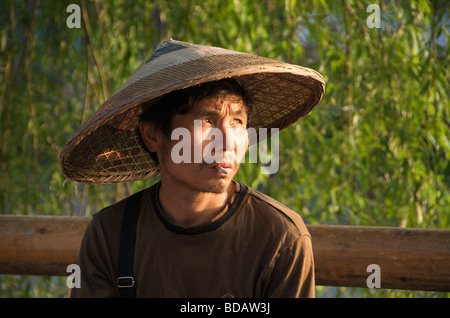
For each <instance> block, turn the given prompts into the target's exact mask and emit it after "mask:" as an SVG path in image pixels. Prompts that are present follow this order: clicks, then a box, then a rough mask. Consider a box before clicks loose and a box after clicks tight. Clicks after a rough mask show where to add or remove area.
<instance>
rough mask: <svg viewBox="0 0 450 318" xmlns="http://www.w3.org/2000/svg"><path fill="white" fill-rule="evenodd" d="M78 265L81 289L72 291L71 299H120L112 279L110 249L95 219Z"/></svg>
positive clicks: (84, 241)
mask: <svg viewBox="0 0 450 318" xmlns="http://www.w3.org/2000/svg"><path fill="white" fill-rule="evenodd" d="M77 263H78V265H79V266H80V288H73V289H72V290H71V292H70V297H71V298H96V297H102V298H106V297H118V294H117V291H116V287H115V285H114V282H113V279H112V277H113V276H112V273H111V268H113V267H112V264H111V257H110V252H109V248H108V245H107V244H106V241H105V236H104V234H103V232H102V231H101V226H100V224H99V222H98V220H97V219H96V218H95V217H94V218H93V219H92V221H91V222H90V223H89V226H88V227H87V229H86V232H85V234H84V236H83V240H82V243H81V248H80V252H79V255H78V261H77Z"/></svg>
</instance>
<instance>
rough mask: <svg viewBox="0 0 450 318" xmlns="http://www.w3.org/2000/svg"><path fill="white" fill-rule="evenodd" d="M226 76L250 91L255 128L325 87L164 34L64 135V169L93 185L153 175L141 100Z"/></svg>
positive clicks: (283, 66) (313, 76)
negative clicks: (141, 129) (145, 144)
mask: <svg viewBox="0 0 450 318" xmlns="http://www.w3.org/2000/svg"><path fill="white" fill-rule="evenodd" d="M228 77H232V78H234V79H235V80H236V81H237V82H238V83H239V84H240V85H241V86H242V87H243V88H244V89H245V90H246V91H247V93H248V95H249V96H250V100H251V102H252V106H253V109H254V114H253V116H252V120H251V122H250V123H249V126H250V127H254V128H256V129H258V128H268V129H270V128H279V130H280V131H281V130H282V129H284V128H286V127H288V126H290V125H291V124H293V123H294V122H296V121H297V120H298V119H300V118H301V117H303V116H305V115H306V114H308V113H309V112H310V111H311V109H312V108H313V107H314V106H316V105H317V104H318V103H319V102H320V100H321V98H322V96H323V93H324V90H325V83H324V80H323V78H322V76H321V75H320V74H319V73H318V72H316V71H314V70H312V69H309V68H305V67H301V66H297V65H292V64H287V63H282V62H279V61H276V60H272V59H268V58H264V57H259V56H256V55H251V54H248V53H241V52H236V51H230V50H226V49H222V48H216V47H211V46H205V45H195V44H191V43H186V42H180V41H175V40H168V41H165V42H164V43H163V44H162V45H161V46H160V47H159V48H158V49H157V50H156V51H155V52H154V53H153V54H152V55H150V56H149V57H148V58H147V59H146V60H145V61H144V62H143V63H142V64H141V65H140V66H139V67H138V69H137V70H136V71H135V72H134V73H133V74H132V75H131V76H130V77H129V78H128V80H127V81H126V82H125V83H124V84H123V85H122V86H121V87H120V88H119V89H118V90H117V91H116V92H115V93H114V94H113V95H112V96H111V97H110V98H109V99H108V100H107V101H106V102H105V103H104V104H103V105H102V106H101V107H100V108H99V109H98V110H97V111H96V112H95V113H94V115H93V116H92V117H91V118H90V119H89V120H87V121H86V122H85V123H83V124H82V126H81V127H80V129H79V130H78V131H77V132H76V133H75V134H74V136H72V138H70V139H69V141H68V142H67V143H66V145H65V146H64V148H63V151H62V152H61V156H60V163H61V167H62V169H63V172H64V174H65V175H66V177H67V178H69V179H71V180H74V181H78V182H83V183H94V184H102V183H117V182H128V181H135V180H142V179H147V178H151V177H155V176H158V175H159V168H158V165H157V164H156V163H155V162H154V161H153V160H152V159H151V157H150V155H149V154H148V152H147V151H146V150H145V148H144V147H143V145H142V141H141V137H140V133H139V115H140V114H141V113H142V111H143V110H142V107H141V105H142V103H144V102H148V101H150V104H151V102H152V101H153V102H156V101H157V100H159V99H160V98H161V97H162V96H164V95H165V94H167V93H170V92H172V91H175V90H179V89H184V88H187V87H191V86H194V85H197V84H201V83H206V82H210V81H217V80H220V79H223V78H228ZM147 104H148V103H147ZM269 132H270V130H269Z"/></svg>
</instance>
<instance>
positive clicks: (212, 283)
mask: <svg viewBox="0 0 450 318" xmlns="http://www.w3.org/2000/svg"><path fill="white" fill-rule="evenodd" d="M225 57H227V59H228V60H227V59H226V58H225ZM231 57H232V58H234V57H238V58H239V59H238V62H236V65H234V66H233V65H232V64H231V63H230V61H229V58H231ZM163 62H165V63H166V64H164V65H168V66H163V64H161V63H163ZM193 62H195V63H193ZM213 62H214V63H213ZM243 62H246V63H247V64H245V63H243ZM147 63H152V65H151V66H146V65H147ZM157 63H160V64H157ZM217 63H219V64H217ZM173 65H176V68H177V70H178V75H177V76H176V77H174V78H173V79H172V81H174V82H176V83H178V84H177V85H174V86H173V87H170V86H168V85H167V83H165V82H163V81H161V82H162V83H163V84H151V85H150V86H151V87H152V89H150V90H148V88H147V91H146V88H143V87H145V85H143V83H142V82H141V81H142V79H147V85H148V81H150V80H151V79H153V80H155V81H157V79H159V80H161V76H167V73H169V70H173V67H174V66H173ZM194 65H195V66H196V67H195V68H194V70H193V71H189V68H191V67H193V66H194ZM248 65H250V67H248ZM246 67H247V68H246ZM255 67H256V68H257V69H258V71H257V72H255ZM202 68H203V69H204V71H199V69H202ZM292 68H293V66H291V65H288V64H284V63H280V62H276V61H273V60H268V59H264V58H259V57H255V56H252V55H248V54H243V53H238V52H234V51H227V50H223V49H219V48H213V47H206V46H197V45H192V44H189V43H183V42H178V41H173V40H170V41H167V42H165V43H164V44H163V45H162V46H161V47H160V48H159V49H158V50H157V51H155V53H154V54H153V55H152V56H150V58H149V59H147V61H146V62H144V64H143V65H142V66H141V67H140V68H139V69H138V70H137V73H135V74H133V75H132V76H131V77H130V80H129V83H125V84H124V86H123V87H122V88H121V89H119V91H118V92H117V93H116V94H115V95H113V96H112V97H111V98H110V100H109V101H107V102H106V103H105V105H103V106H102V108H101V109H100V110H99V112H98V113H97V114H96V115H94V119H93V120H91V121H90V122H88V123H87V124H85V126H84V127H82V129H81V130H80V132H79V133H78V134H77V135H76V136H75V137H74V138H73V139H72V140H71V141H69V142H68V144H67V145H66V148H65V150H64V151H63V154H62V157H61V163H62V166H63V169H64V171H65V173H66V175H68V177H71V178H72V179H74V180H78V181H84V182H92V183H104V182H106V181H105V180H107V181H110V182H118V180H119V178H130V175H133V177H132V178H134V179H135V180H136V179H139V178H143V175H145V176H146V177H148V176H149V175H150V174H153V175H155V174H156V173H157V174H158V175H159V176H160V178H161V179H160V182H158V183H157V184H155V185H154V186H152V187H150V188H148V189H146V190H144V191H141V192H140V193H139V195H140V196H139V199H130V198H127V199H124V200H122V201H120V202H118V203H116V204H114V205H112V206H110V207H108V208H106V209H104V210H103V211H101V212H99V213H97V214H95V215H94V217H93V220H92V222H91V223H90V225H89V227H88V229H87V230H86V233H85V237H84V238H83V243H82V246H81V250H80V255H79V265H80V267H81V288H79V289H74V290H72V294H71V296H72V297H119V296H120V295H121V292H122V291H124V290H128V289H131V288H133V292H134V294H133V295H134V296H136V297H313V296H314V261H313V253H312V247H311V237H310V234H309V232H308V230H307V229H306V227H305V225H304V223H303V221H302V219H301V217H300V216H299V215H298V214H297V213H295V212H293V211H291V210H290V209H288V208H287V207H285V206H283V205H282V204H280V203H278V202H277V201H275V200H273V199H271V198H269V197H267V196H266V195H264V194H262V193H260V192H258V191H256V190H253V189H251V188H248V187H247V186H245V185H244V184H241V183H239V182H237V181H235V180H233V177H234V176H235V174H236V172H237V170H238V167H239V163H240V162H241V159H242V155H243V153H244V152H245V150H246V149H247V148H248V146H249V138H248V135H247V134H246V133H243V131H244V132H245V129H246V128H249V127H257V128H259V129H261V128H263V129H266V128H268V127H279V128H281V129H283V128H285V127H287V126H288V125H290V124H291V123H293V122H295V121H296V120H297V119H298V118H300V117H302V116H304V115H306V113H307V112H309V111H310V110H311V108H312V107H313V106H315V105H316V104H317V103H318V102H319V101H320V98H321V96H322V94H323V87H324V86H323V81H322V80H321V77H320V75H317V73H315V72H313V71H311V70H308V69H305V68H300V67H297V68H298V69H296V70H295V71H292ZM211 69H212V70H211ZM261 69H264V70H265V71H261ZM267 69H271V70H270V71H267ZM280 69H282V71H280ZM162 70H164V71H162ZM152 72H153V74H152ZM158 72H159V73H158ZM189 72H192V73H189ZM202 72H203V74H198V73H202ZM155 73H158V76H155V75H154V74H155ZM174 73H175V72H174ZM233 73H235V74H234V75H233ZM144 74H145V75H144ZM193 79H196V82H195V81H194V80H193ZM130 83H131V84H130ZM293 83H294V85H293V86H291V87H294V88H295V86H296V85H297V87H296V89H297V92H296V93H295V92H294V93H293V92H291V91H286V87H287V86H286V85H292V84H293ZM158 85H160V86H159V87H158ZM274 86H275V88H278V89H280V88H283V87H284V90H285V91H282V90H281V91H278V93H279V94H281V95H282V96H281V97H282V98H281V100H283V101H284V102H285V103H287V104H288V106H284V105H279V101H280V99H278V100H277V101H275V102H272V104H271V102H270V101H269V98H270V97H271V96H270V95H271V94H268V88H273V87H274ZM133 87H134V89H135V92H134V93H133ZM139 87H141V88H139ZM155 87H158V89H155ZM126 90H128V91H129V92H128V93H125V92H126ZM139 90H141V91H140V93H136V91H139ZM149 92H150V93H149ZM161 92H163V94H162V93H161ZM261 92H266V93H261ZM133 94H134V95H133ZM143 95H145V97H143ZM150 95H151V96H150ZM136 96H137V97H136ZM149 96H150V97H149ZM144 99H145V100H144ZM121 102H122V105H121V106H118V104H121ZM262 104H264V105H267V104H268V105H269V107H270V108H269V109H271V111H272V112H274V113H275V115H271V116H272V117H275V118H271V119H270V120H268V119H267V117H264V116H262V115H261V111H262V109H261V107H262V106H261V105H262ZM124 105H126V106H124ZM130 105H134V106H130ZM136 105H138V106H139V107H137V106H136ZM277 107H278V108H277ZM266 115H267V114H266ZM277 116H278V117H277ZM255 123H256V124H255ZM258 123H259V124H258ZM264 123H265V124H264ZM131 128H132V129H131ZM88 131H89V132H88ZM176 131H178V132H182V133H183V140H178V139H174V138H173V137H174V132H176ZM211 131H214V132H215V133H216V134H214V136H215V137H214V138H209V137H210V136H211ZM118 136H121V137H118ZM205 136H209V137H205ZM219 136H220V137H221V139H220V138H219ZM108 138H109V139H113V140H114V139H115V141H114V142H108V141H107V140H106V139H108ZM215 138H219V139H218V140H220V141H221V142H217V140H216V139H215ZM130 140H132V142H130ZM101 141H104V142H103V143H101ZM181 142H183V145H188V146H185V147H179V145H180V143H181ZM95 144H98V145H99V146H96V147H101V150H98V149H96V147H93V146H92V145H95ZM212 144H214V147H211V145H212ZM77 149H79V150H83V151H84V152H87V154H86V155H85V156H84V157H83V156H81V155H80V153H78V155H77ZM125 149H127V150H126V151H127V152H125ZM130 149H131V150H130ZM134 149H139V151H135V150H134ZM242 150H244V151H242ZM198 154H200V156H198ZM211 157H214V160H211ZM143 158H144V159H143ZM180 158H182V160H180ZM131 159H132V160H131ZM77 160H78V163H77V164H75V163H76V162H77ZM144 161H146V162H147V166H145V165H144V164H143V162H144ZM87 162H90V163H89V164H88V163H87ZM136 162H137V163H136ZM112 167H114V168H112ZM123 167H126V169H124V168H123ZM155 167H157V169H155ZM155 171H157V172H155ZM115 173H118V174H119V175H122V176H121V177H117V176H114V174H115ZM99 178H103V179H102V180H100V179H99ZM113 179H114V180H113ZM99 180H100V181H99ZM128 180H129V179H128ZM135 197H136V195H135V196H133V198H135ZM130 202H138V203H134V205H133V204H130ZM136 204H137V205H136ZM130 206H132V207H131V208H130ZM136 210H138V213H139V214H138V218H137V221H136V234H135V235H136V236H135V240H134V241H133V242H134V243H135V246H134V247H133V248H127V249H125V250H126V252H125V254H127V253H129V252H130V250H132V253H131V255H133V253H134V256H129V257H128V258H127V260H126V262H131V264H132V265H131V267H132V270H131V271H132V274H129V275H128V274H127V275H126V276H124V274H122V270H121V266H122V265H120V264H119V262H122V263H121V264H123V262H124V261H123V259H124V257H123V253H124V252H123V250H124V248H123V247H122V246H123V245H126V244H123V243H122V241H121V240H122V237H127V236H129V235H128V234H127V233H128V232H130V231H129V230H128V229H129V227H127V226H124V224H125V222H126V220H128V219H129V218H128V215H131V214H132V213H133V211H136ZM124 228H125V229H127V230H124ZM121 231H122V232H125V234H121ZM119 258H120V261H119ZM130 259H131V260H130Z"/></svg>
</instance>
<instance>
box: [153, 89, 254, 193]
mask: <svg viewBox="0 0 450 318" xmlns="http://www.w3.org/2000/svg"><path fill="white" fill-rule="evenodd" d="M246 126H247V111H246V108H245V106H244V104H243V102H242V99H241V98H239V97H237V96H234V95H226V96H225V97H223V98H219V97H214V96H213V97H207V98H204V99H202V100H200V101H198V102H197V103H196V104H195V105H194V107H193V109H192V110H191V111H190V112H189V113H188V114H176V115H174V117H173V118H172V127H171V128H172V132H173V133H172V139H176V140H171V138H170V137H167V138H166V140H165V142H164V143H163V144H162V146H161V147H160V150H159V151H158V152H157V153H158V156H159V163H160V171H161V181H162V182H163V183H164V182H173V183H174V184H178V185H183V186H187V187H189V188H190V189H191V190H195V191H199V192H213V193H221V192H224V191H226V189H227V188H228V186H229V184H230V182H231V181H232V179H233V177H234V175H235V174H236V172H237V170H238V168H239V163H240V162H241V159H242V157H243V156H244V155H245V152H246V151H247V148H248V135H247V132H246ZM174 132H180V134H179V135H176V137H175V135H174ZM180 136H182V137H180ZM174 137H175V138H174ZM185 138H186V139H187V140H185ZM181 146H183V147H181ZM189 147H190V148H189ZM189 157H190V158H189ZM180 158H184V160H182V162H180ZM218 166H220V167H222V168H224V169H225V170H226V171H227V172H228V174H225V173H223V172H221V171H219V170H218V169H217V167H218ZM165 180H167V181H165Z"/></svg>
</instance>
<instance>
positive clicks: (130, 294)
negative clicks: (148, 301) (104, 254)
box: [116, 191, 144, 298]
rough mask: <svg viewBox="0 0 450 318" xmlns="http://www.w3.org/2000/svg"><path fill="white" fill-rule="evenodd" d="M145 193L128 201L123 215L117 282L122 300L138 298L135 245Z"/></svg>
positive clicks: (136, 194) (136, 195) (133, 196)
mask: <svg viewBox="0 0 450 318" xmlns="http://www.w3.org/2000/svg"><path fill="white" fill-rule="evenodd" d="M143 192H144V191H140V192H138V193H135V194H133V195H132V196H130V197H129V198H128V199H127V203H126V206H125V213H124V215H123V221H122V229H121V232H120V245H119V275H118V277H117V281H116V284H117V287H118V288H119V293H120V296H121V297H122V298H134V297H136V282H135V280H134V276H133V273H134V271H133V267H134V245H135V242H136V228H137V222H138V218H139V211H140V205H141V204H140V203H141V197H142V193H143Z"/></svg>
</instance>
